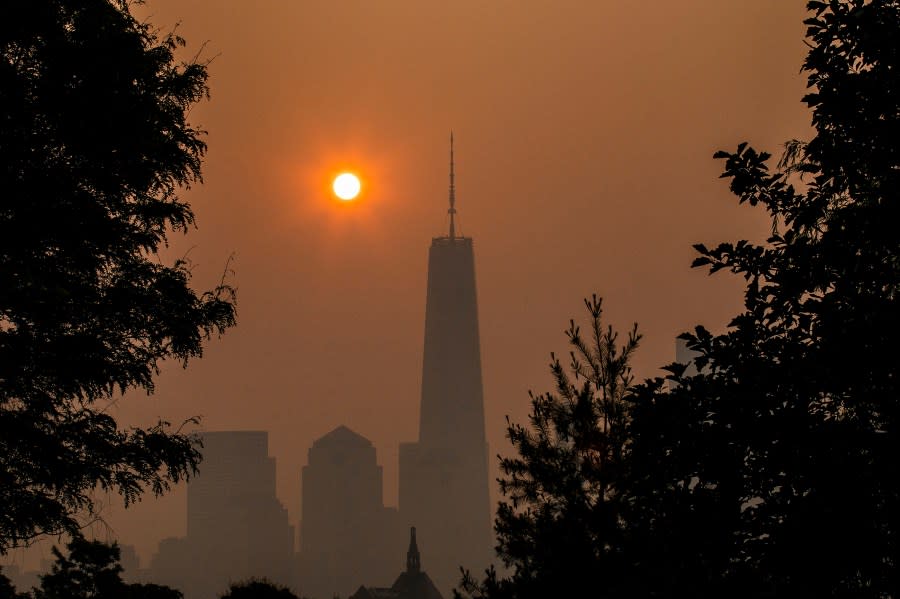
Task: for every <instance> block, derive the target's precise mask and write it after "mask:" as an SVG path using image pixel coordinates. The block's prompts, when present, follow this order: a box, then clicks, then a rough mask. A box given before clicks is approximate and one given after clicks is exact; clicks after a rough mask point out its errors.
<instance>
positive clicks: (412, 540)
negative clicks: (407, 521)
mask: <svg viewBox="0 0 900 599" xmlns="http://www.w3.org/2000/svg"><path fill="white" fill-rule="evenodd" d="M421 569H422V560H421V557H420V556H419V547H418V545H416V527H415V526H411V527H410V528H409V549H408V550H407V552H406V571H407V572H410V573H416V572H418V571H419V570H421Z"/></svg>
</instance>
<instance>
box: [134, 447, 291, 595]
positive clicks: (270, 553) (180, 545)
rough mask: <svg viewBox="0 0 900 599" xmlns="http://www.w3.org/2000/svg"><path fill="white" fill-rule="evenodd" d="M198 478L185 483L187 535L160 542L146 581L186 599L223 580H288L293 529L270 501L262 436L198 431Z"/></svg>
mask: <svg viewBox="0 0 900 599" xmlns="http://www.w3.org/2000/svg"><path fill="white" fill-rule="evenodd" d="M202 439H203V450H202V453H203V461H202V462H201V464H200V473H199V474H198V475H197V476H195V477H194V478H192V479H191V480H190V482H189V483H188V502H187V503H188V505H187V508H188V509H187V536H186V537H184V538H178V539H166V540H164V541H163V542H162V543H160V547H159V551H158V552H157V554H156V556H155V557H154V559H153V563H152V565H151V570H152V575H153V580H154V581H156V582H160V583H163V584H168V585H171V586H173V587H175V588H178V589H180V590H182V591H183V592H184V594H185V597H186V598H187V599H192V598H194V597H196V598H201V597H215V596H218V594H221V593H224V592H225V591H226V590H227V587H228V583H229V582H230V581H239V580H244V579H247V578H250V577H266V578H269V579H270V580H272V581H275V582H279V583H281V584H288V583H290V582H292V576H291V564H292V559H293V553H294V529H293V527H292V526H290V525H289V524H288V516H287V510H285V508H284V506H282V505H281V503H280V502H279V501H278V498H277V497H276V496H275V458H272V457H269V450H268V441H269V436H268V433H266V432H263V431H229V432H208V433H203V435H202Z"/></svg>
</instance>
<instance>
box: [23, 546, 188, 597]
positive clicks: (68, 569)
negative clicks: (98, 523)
mask: <svg viewBox="0 0 900 599" xmlns="http://www.w3.org/2000/svg"><path fill="white" fill-rule="evenodd" d="M66 548H67V549H68V552H69V554H68V555H63V554H62V552H61V551H60V550H59V549H58V548H57V547H53V549H52V551H53V556H54V558H55V562H54V563H53V566H52V570H51V571H50V573H49V574H45V575H43V576H41V587H40V588H39V589H35V590H34V597H35V599H181V597H182V594H181V593H180V592H179V591H176V590H175V589H171V588H169V587H165V586H161V585H156V584H126V583H125V582H124V581H123V580H122V566H121V565H120V564H119V547H118V546H117V545H115V544H113V545H107V544H105V543H101V542H99V541H88V540H86V539H85V538H84V537H80V536H77V537H75V538H73V539H72V541H71V542H70V543H69V544H68V545H67V547H66Z"/></svg>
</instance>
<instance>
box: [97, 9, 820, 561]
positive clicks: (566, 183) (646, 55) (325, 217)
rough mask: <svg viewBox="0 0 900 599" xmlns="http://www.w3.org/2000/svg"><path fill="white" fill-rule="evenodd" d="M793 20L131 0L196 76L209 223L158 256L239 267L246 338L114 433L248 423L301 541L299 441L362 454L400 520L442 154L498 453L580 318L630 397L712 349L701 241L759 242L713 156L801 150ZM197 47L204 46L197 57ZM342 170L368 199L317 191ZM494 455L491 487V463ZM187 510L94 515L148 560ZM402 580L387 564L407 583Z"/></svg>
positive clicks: (216, 270)
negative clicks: (587, 318)
mask: <svg viewBox="0 0 900 599" xmlns="http://www.w3.org/2000/svg"><path fill="white" fill-rule="evenodd" d="M804 4H805V2H804V1H803V0H756V1H754V2H746V1H744V0H679V1H678V2H669V1H663V0H657V1H651V2H628V1H621V0H618V1H615V2H614V1H611V0H581V1H559V0H554V1H550V0H547V1H543V0H519V1H512V0H509V1H488V0H457V1H454V2H432V1H422V0H367V1H363V0H357V1H337V0H265V1H263V2H238V1H236V0H147V2H146V4H145V6H143V7H141V8H140V10H139V12H140V14H142V15H148V18H149V19H150V21H151V22H153V23H154V24H155V25H157V26H158V27H159V28H160V29H161V30H162V31H164V32H165V31H169V30H171V28H172V27H174V26H175V24H176V23H180V25H179V26H178V32H179V33H180V34H181V35H183V36H184V37H185V38H186V39H187V40H188V47H187V49H186V52H185V56H188V57H190V56H193V55H194V54H196V53H197V52H199V53H200V56H201V57H202V58H204V59H211V60H212V63H211V65H210V69H209V70H210V86H211V88H212V99H211V101H209V102H205V103H203V104H200V105H198V106H196V107H195V108H194V109H193V111H192V112H191V115H190V118H191V121H192V122H193V123H195V124H198V125H200V126H202V127H203V128H204V129H206V130H207V131H208V132H209V134H208V136H207V141H208V143H209V152H208V155H207V158H206V162H205V167H204V176H205V182H204V184H203V185H202V186H197V187H195V188H194V189H192V190H191V191H190V192H189V193H188V194H187V195H186V197H187V198H188V199H189V201H190V202H191V203H192V205H193V207H194V209H195V211H196V213H197V222H198V226H199V229H198V230H197V231H194V232H192V233H191V234H189V235H188V236H187V237H185V238H181V237H173V240H172V241H173V243H172V248H171V252H170V253H169V254H168V255H167V258H172V257H175V256H181V255H184V254H187V256H188V257H189V258H190V259H191V260H192V261H193V262H194V264H195V268H194V272H195V286H196V287H202V288H209V287H211V286H213V285H214V284H215V283H216V282H217V281H218V279H219V277H220V276H221V273H222V271H223V269H224V268H225V265H226V261H227V260H228V257H229V255H231V254H234V261H233V264H232V267H233V270H234V274H232V275H229V280H230V281H231V282H232V283H234V284H236V285H237V286H238V302H239V304H238V326H237V328H236V329H234V330H232V331H230V332H229V333H227V334H226V335H225V337H223V338H222V339H219V340H214V341H213V342H211V343H210V344H209V345H208V349H207V351H206V354H205V356H204V358H203V359H202V360H201V361H198V362H195V363H193V364H192V365H191V366H190V367H189V368H188V370H186V371H181V370H179V369H178V368H177V367H176V366H171V367H168V368H167V369H166V370H165V372H164V373H163V375H162V376H161V377H160V379H159V383H158V389H157V393H156V395H155V396H154V397H152V398H146V397H144V396H139V395H134V396H131V397H129V398H127V400H125V401H123V402H121V403H120V405H119V408H118V414H119V415H120V417H121V418H123V419H124V421H126V422H137V423H148V422H150V421H151V420H152V419H155V418H156V417H163V418H165V419H168V420H171V421H173V422H180V421H181V420H183V419H185V418H187V417H190V416H194V415H200V416H202V418H203V422H202V428H203V429H205V430H236V429H262V430H268V431H269V432H270V437H269V443H270V454H271V455H273V456H275V457H276V458H277V460H278V493H279V497H280V498H281V500H282V502H283V503H284V504H285V506H286V507H287V508H288V510H289V512H290V517H291V520H292V522H293V523H294V524H296V523H297V520H298V518H299V513H300V510H299V501H300V468H301V466H302V465H303V464H305V462H306V452H307V450H308V448H309V446H310V445H311V443H312V441H313V440H314V439H316V438H318V437H320V436H322V435H323V434H325V433H327V432H328V431H330V430H331V429H332V428H334V427H335V426H338V425H339V424H345V425H347V426H349V427H350V428H352V429H353V430H355V431H357V432H359V433H361V434H363V435H364V436H366V437H368V438H370V439H371V440H372V441H373V443H374V444H375V446H376V447H377V449H378V458H379V462H380V463H381V464H383V466H384V471H385V501H386V503H387V504H389V505H396V496H397V489H396V484H397V444H398V442H399V441H408V440H415V438H416V435H417V427H418V403H419V385H420V379H421V360H422V342H423V336H424V310H425V280H426V264H427V252H428V246H429V244H430V240H431V237H433V236H437V235H441V234H446V226H447V222H448V221H447V214H446V210H447V168H448V165H447V162H448V156H447V153H448V148H447V137H448V134H449V131H450V130H451V129H452V130H453V131H454V134H455V137H456V158H457V160H456V170H457V179H456V181H457V208H458V210H459V223H460V227H461V230H462V233H463V234H465V235H467V236H471V237H473V238H474V240H475V241H474V243H475V256H476V276H477V283H478V301H479V309H480V323H481V349H482V360H483V364H482V367H483V372H484V392H485V393H484V397H485V411H486V425H487V434H488V440H489V442H490V444H491V450H492V455H493V454H496V453H497V452H498V451H506V447H507V446H506V442H505V440H504V432H505V428H504V417H505V416H506V415H509V416H510V417H511V418H512V419H513V420H514V421H524V419H525V416H526V414H527V410H528V395H527V392H528V390H529V389H533V390H535V391H537V392H541V391H544V390H547V389H550V388H551V386H552V381H551V379H550V376H549V373H548V370H547V364H548V361H549V352H550V351H556V352H558V353H559V352H566V351H567V350H566V345H565V337H564V335H563V331H564V329H565V328H566V327H567V324H568V320H569V318H571V317H577V318H582V317H583V315H584V314H585V310H584V308H583V305H582V298H583V297H585V296H587V295H590V294H591V293H594V292H596V293H597V294H599V295H601V296H602V297H603V298H604V300H605V301H604V305H605V306H606V308H607V311H606V314H607V316H608V317H609V321H610V322H611V323H613V324H614V325H616V326H618V327H620V328H627V327H628V326H630V325H631V323H632V322H634V321H637V322H638V324H639V327H640V329H641V331H642V332H643V334H644V339H643V342H642V346H641V349H640V350H639V353H638V355H637V358H636V361H635V368H636V373H637V375H638V376H639V377H643V376H655V375H657V374H659V371H658V368H659V367H660V366H661V365H663V364H665V363H668V362H670V361H671V360H672V359H673V358H674V338H675V336H676V335H677V334H678V333H680V332H682V331H684V330H687V329H689V328H692V327H693V326H694V325H695V324H698V323H702V324H704V325H706V326H707V327H708V328H711V329H713V330H722V328H723V327H724V326H725V324H726V323H727V320H728V318H729V317H730V316H732V315H734V314H735V313H736V311H737V309H738V308H739V306H740V291H741V286H740V281H738V280H736V279H735V278H734V277H729V276H728V275H726V274H721V275H718V276H716V277H712V278H710V277H708V276H707V275H706V273H705V272H703V271H699V270H691V269H690V262H691V260H692V258H693V255H694V253H693V250H692V249H691V244H693V243H697V242H705V243H707V244H710V243H715V242H718V241H724V240H733V239H738V238H747V237H749V238H753V239H759V238H761V237H764V236H765V234H766V232H767V231H768V222H767V221H766V219H765V217H764V215H763V214H762V213H761V211H759V210H754V209H752V208H749V207H746V206H738V205H737V204H736V202H735V201H734V200H733V199H732V197H731V196H730V195H729V193H728V190H727V182H725V181H721V180H719V179H718V175H719V172H720V170H721V166H722V165H721V163H719V162H717V161H713V160H712V154H713V152H714V151H716V150H717V149H733V148H734V147H735V146H736V145H737V144H738V143H739V142H741V141H744V140H747V141H750V142H751V143H752V144H754V145H756V146H757V147H758V148H761V149H763V148H764V149H768V150H770V151H773V152H776V153H777V152H778V151H779V149H780V144H781V143H782V142H784V141H785V140H787V139H790V138H804V137H808V135H809V115H808V112H807V110H806V108H805V106H804V105H803V104H802V103H801V101H800V99H801V96H802V95H803V93H804V89H805V79H804V78H803V76H802V75H801V74H800V72H799V69H800V65H801V62H802V60H803V57H804V55H805V46H804V45H803V33H804V26H803V24H802V19H803V18H804V9H803V6H804ZM204 42H205V44H204ZM343 168H348V169H352V170H355V171H356V172H358V173H359V174H360V175H361V176H362V177H363V181H364V186H365V187H364V191H363V195H362V196H361V199H360V200H358V201H357V202H356V203H354V204H352V205H340V204H339V203H338V202H337V201H336V200H335V199H334V198H333V197H332V196H331V195H330V193H328V185H329V183H330V178H331V177H332V176H333V174H334V173H335V172H336V171H338V170H340V169H343ZM495 461H496V460H494V459H493V458H492V465H494V462H495ZM184 501H185V493H184V492H183V490H179V491H177V492H175V493H173V494H172V495H170V496H168V497H166V498H165V499H163V500H161V501H153V500H151V499H146V500H144V502H143V503H142V504H140V505H139V506H137V508H136V509H133V510H128V512H125V511H124V510H122V509H121V507H120V502H119V500H118V499H116V498H110V507H109V509H108V511H107V514H108V517H107V520H108V522H109V524H110V525H111V526H112V527H113V529H114V530H115V532H116V533H117V534H118V535H119V538H120V540H121V541H122V542H125V543H134V544H136V545H137V546H138V550H139V552H140V553H141V557H142V558H143V560H144V564H145V565H146V564H148V563H149V559H150V557H151V554H152V552H153V551H155V546H156V543H157V542H158V541H159V539H160V538H162V537H165V536H172V535H182V534H184V517H185V516H184ZM399 567H400V563H399V561H398V568H399Z"/></svg>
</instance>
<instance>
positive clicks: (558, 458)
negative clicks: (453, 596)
mask: <svg viewBox="0 0 900 599" xmlns="http://www.w3.org/2000/svg"><path fill="white" fill-rule="evenodd" d="M585 305H586V306H587V309H588V311H589V313H590V323H589V326H588V333H587V338H585V337H584V336H582V332H581V329H580V328H579V327H578V326H577V325H576V324H575V322H574V321H572V322H571V323H570V326H569V329H568V330H567V331H566V336H567V337H568V339H569V344H570V345H571V347H572V351H571V354H570V357H571V363H570V365H569V369H568V371H567V370H566V369H565V368H564V367H563V366H562V364H561V363H560V361H559V360H558V359H557V358H556V356H555V355H553V354H551V363H550V370H551V372H552V373H553V378H554V381H555V383H556V392H555V393H553V392H550V393H545V394H543V395H537V396H535V395H533V394H532V395H531V414H530V415H529V424H528V426H523V425H519V424H509V426H508V428H507V437H508V438H509V440H510V442H511V443H512V445H513V448H514V449H515V450H516V453H517V455H516V456H514V457H505V458H502V459H501V461H500V469H501V471H502V473H503V476H502V478H501V479H500V490H501V492H502V493H503V495H504V496H505V500H504V501H503V502H501V503H500V505H499V507H498V510H497V518H496V520H495V524H494V528H495V530H496V533H497V542H498V545H497V552H498V554H499V556H500V558H501V559H502V560H503V562H504V564H505V565H506V566H507V567H509V568H511V575H510V576H509V577H508V578H498V576H497V573H496V572H495V571H493V570H491V571H489V572H488V573H487V577H486V579H485V580H483V581H476V580H474V579H472V578H471V577H470V576H468V575H467V576H466V577H465V579H464V582H463V591H464V592H467V593H469V594H471V595H473V596H475V597H482V596H484V597H491V598H498V597H567V596H569V597H574V596H580V595H581V594H583V592H584V590H587V589H590V592H591V593H592V594H594V595H597V594H598V593H599V592H600V591H601V590H602V589H603V588H610V587H613V586H615V585H616V584H617V581H618V580H619V578H620V574H621V565H622V564H621V552H622V546H623V545H622V541H623V539H622V530H621V522H620V520H621V508H622V505H621V502H622V499H623V497H622V494H621V492H620V488H619V485H618V481H619V480H620V479H621V478H622V476H621V472H620V470H621V468H622V465H623V464H622V458H623V452H624V450H625V443H626V441H627V438H626V436H625V430H626V427H625V425H626V413H625V406H626V404H625V398H626V397H627V395H628V392H629V391H628V389H629V385H630V383H631V369H630V367H629V360H630V359H631V356H632V354H633V353H634V351H635V350H636V349H637V346H638V342H639V340H640V335H638V332H637V325H635V326H634V328H633V329H632V330H631V331H630V333H629V335H628V339H627V340H626V341H625V342H624V343H623V344H622V345H621V346H620V345H619V344H618V333H616V332H614V331H613V329H612V327H604V325H603V323H602V320H601V316H602V309H601V300H600V299H599V298H597V296H596V295H595V296H593V297H592V299H590V300H585Z"/></svg>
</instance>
